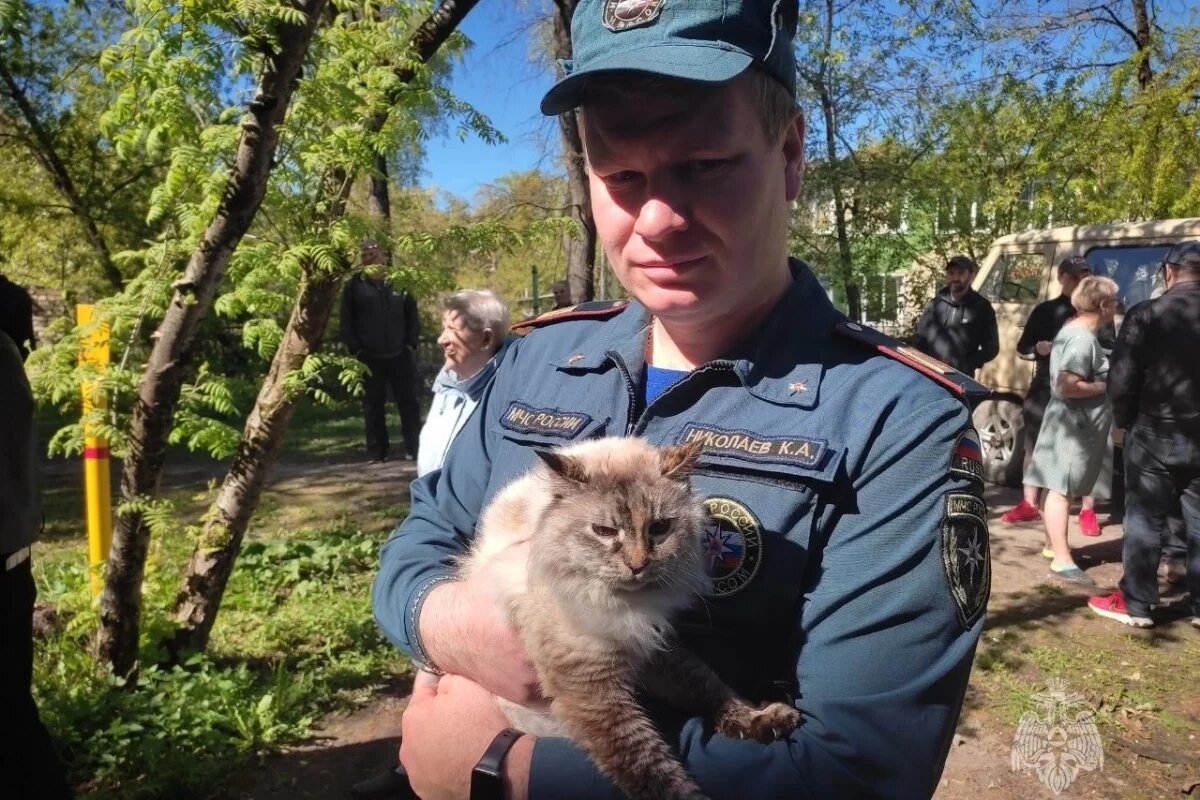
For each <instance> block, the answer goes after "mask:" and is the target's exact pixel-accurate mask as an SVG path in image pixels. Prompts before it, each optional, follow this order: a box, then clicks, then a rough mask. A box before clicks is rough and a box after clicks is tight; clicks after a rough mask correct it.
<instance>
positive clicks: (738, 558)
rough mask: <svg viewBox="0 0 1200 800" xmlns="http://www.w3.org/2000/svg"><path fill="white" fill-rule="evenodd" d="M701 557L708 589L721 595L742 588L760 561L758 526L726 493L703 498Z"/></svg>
mask: <svg viewBox="0 0 1200 800" xmlns="http://www.w3.org/2000/svg"><path fill="white" fill-rule="evenodd" d="M704 507H705V509H706V510H707V511H708V521H707V523H705V526H704V558H705V564H706V566H707V567H708V575H709V577H710V578H712V582H713V588H712V593H713V594H714V595H715V596H717V597H725V596H726V595H731V594H733V593H735V592H738V591H741V590H742V589H744V588H745V587H746V586H747V584H749V583H750V581H752V580H754V576H755V575H756V574H757V573H758V567H759V564H761V563H762V552H763V537H762V528H761V527H760V526H759V524H758V520H757V519H755V517H754V514H752V513H751V512H750V509H748V508H746V506H745V505H744V504H742V503H739V502H738V501H737V500H734V499H732V498H729V497H710V498H708V499H707V500H705V501H704Z"/></svg>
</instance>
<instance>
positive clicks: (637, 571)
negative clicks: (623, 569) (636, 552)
mask: <svg viewBox="0 0 1200 800" xmlns="http://www.w3.org/2000/svg"><path fill="white" fill-rule="evenodd" d="M629 571H630V572H632V573H633V574H634V575H641V574H642V573H643V572H645V571H646V565H645V564H630V565H629Z"/></svg>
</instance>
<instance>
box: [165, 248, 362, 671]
mask: <svg viewBox="0 0 1200 800" xmlns="http://www.w3.org/2000/svg"><path fill="white" fill-rule="evenodd" d="M308 274H309V277H307V278H306V279H305V280H304V282H303V284H302V285H301V287H300V296H299V297H297V298H296V305H295V306H294V307H293V309H292V315H291V318H290V319H289V320H288V324H287V330H286V332H285V333H284V336H283V340H282V341H281V342H280V345H279V349H278V350H276V351H275V357H274V358H273V359H272V360H271V369H270V371H269V372H268V373H267V377H266V379H265V380H264V381H263V384H262V388H260V389H259V392H258V398H257V399H256V400H255V401H254V410H253V411H251V412H250V417H249V419H247V420H246V428H245V430H244V431H243V432H242V440H241V442H240V443H239V444H238V449H237V452H236V453H235V454H234V456H233V462H232V463H231V464H230V465H229V471H228V472H226V473H225V479H224V481H222V483H221V488H220V490H219V491H218V492H217V497H216V499H215V500H214V501H213V503H212V506H211V507H210V508H209V510H208V513H207V514H206V515H205V519H206V520H207V521H206V522H205V525H204V533H203V534H202V535H201V538H200V542H199V543H198V544H197V546H196V549H195V551H193V553H192V558H191V560H190V561H189V562H188V566H187V572H186V573H185V575H184V578H183V583H182V585H181V587H180V590H179V594H178V595H177V596H176V598H175V608H174V612H173V615H174V617H175V620H176V621H177V622H178V623H179V624H180V626H181V627H180V629H179V630H178V631H177V632H176V635H175V640H174V642H173V646H172V648H171V649H172V651H173V652H175V653H178V652H181V651H184V650H203V649H204V648H205V647H206V646H207V645H208V638H209V635H210V634H211V633H212V627H213V623H214V622H216V618H217V610H218V609H219V608H220V605H221V599H222V597H224V594H225V587H226V585H227V584H228V582H229V576H230V574H231V573H232V571H233V564H234V561H235V560H236V559H237V556H238V553H240V552H241V547H242V538H243V537H244V536H245V533H246V527H247V525H248V524H249V522H250V517H251V515H252V514H253V513H254V509H255V508H256V507H257V505H258V500H259V497H260V496H261V495H262V489H263V485H264V484H265V483H266V480H267V475H268V473H269V472H270V470H271V467H272V466H273V465H274V463H275V460H276V458H277V457H278V455H279V451H280V449H281V448H282V447H283V441H284V436H285V434H286V433H287V429H288V425H289V424H290V423H291V421H292V415H293V414H294V413H295V411H296V405H297V401H298V399H299V396H297V395H296V394H294V393H291V392H289V391H288V390H287V389H286V388H285V382H286V380H287V376H288V373H290V372H292V371H294V370H298V369H300V368H301V367H302V366H304V360H305V359H306V358H308V356H309V355H310V354H311V353H313V352H315V351H316V350H317V349H318V348H319V347H320V346H321V342H322V341H323V340H324V338H325V328H326V325H327V323H328V322H329V316H330V313H331V311H332V310H333V306H334V303H335V302H336V300H337V295H338V288H339V287H340V286H341V280H340V278H339V277H338V276H334V275H320V276H318V277H312V276H313V271H312V270H311V269H310V270H308ZM300 396H302V395H300Z"/></svg>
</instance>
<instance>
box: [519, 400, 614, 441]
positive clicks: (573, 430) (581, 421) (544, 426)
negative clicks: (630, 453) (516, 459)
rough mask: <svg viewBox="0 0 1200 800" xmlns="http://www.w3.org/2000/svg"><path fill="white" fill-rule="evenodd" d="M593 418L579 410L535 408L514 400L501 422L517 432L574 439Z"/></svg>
mask: <svg viewBox="0 0 1200 800" xmlns="http://www.w3.org/2000/svg"><path fill="white" fill-rule="evenodd" d="M591 421H592V418H591V417H590V416H588V415H587V414H584V413H581V412H578V411H559V410H558V409H557V408H534V407H533V406H527V405H525V404H524V403H518V402H516V401H513V402H511V403H509V404H508V410H507V411H505V412H504V414H503V415H502V416H501V417H500V424H501V425H503V426H504V427H505V428H508V429H509V430H510V431H516V432H517V433H541V434H545V435H548V436H558V437H561V438H563V439H573V438H574V437H575V436H576V435H578V433H579V432H580V431H581V430H583V429H584V428H586V427H587V426H588V424H589V423H591Z"/></svg>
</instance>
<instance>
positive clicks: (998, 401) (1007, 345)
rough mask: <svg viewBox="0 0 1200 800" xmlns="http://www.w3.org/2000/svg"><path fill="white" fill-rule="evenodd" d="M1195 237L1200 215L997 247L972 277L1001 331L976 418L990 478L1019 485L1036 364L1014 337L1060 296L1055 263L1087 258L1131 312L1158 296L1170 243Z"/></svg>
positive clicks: (1019, 239)
mask: <svg viewBox="0 0 1200 800" xmlns="http://www.w3.org/2000/svg"><path fill="white" fill-rule="evenodd" d="M1192 239H1200V217H1193V218H1188V219H1167V220H1150V221H1147V222H1129V223H1123V224H1119V225H1083V226H1077V227H1069V228H1050V229H1047V230H1041V231H1026V232H1024V233H1014V234H1011V235H1009V236H1004V237H1002V238H1000V239H997V240H996V241H995V242H994V243H993V244H992V246H991V249H990V250H989V251H988V254H987V257H986V258H985V259H984V261H983V264H982V265H981V266H980V268H979V274H977V275H976V276H975V290H976V291H977V292H979V293H980V294H982V295H983V296H984V297H986V298H987V299H988V300H989V301H990V302H991V304H992V307H993V308H994V309H995V310H996V323H997V325H998V326H999V329H1000V354H999V355H998V356H996V358H995V359H994V360H993V361H991V362H990V363H988V364H986V365H985V366H984V367H983V369H981V370H980V371H979V372H978V373H977V374H976V375H975V378H976V380H978V381H980V382H981V383H984V384H986V385H987V386H989V387H991V389H992V396H991V397H990V398H989V399H988V400H985V401H984V402H983V403H980V404H979V406H977V407H976V409H975V414H974V418H975V427H976V429H977V430H978V431H979V438H980V441H981V442H982V444H983V457H984V470H985V474H986V475H987V477H988V479H989V480H991V481H992V482H994V483H1003V484H1007V485H1010V486H1019V485H1020V484H1021V467H1022V460H1023V459H1024V455H1025V435H1024V427H1025V425H1024V422H1023V420H1022V418H1021V403H1022V401H1023V399H1024V397H1025V392H1026V390H1027V389H1028V388H1029V382H1030V380H1031V379H1032V378H1033V366H1034V362H1033V360H1032V359H1025V358H1022V357H1021V356H1019V355H1017V340H1018V339H1020V338H1021V329H1022V328H1024V327H1025V321H1026V320H1027V319H1029V312H1031V311H1032V310H1033V307H1034V306H1035V305H1037V304H1038V303H1040V302H1041V301H1043V300H1047V299H1052V298H1055V297H1057V296H1058V295H1059V291H1060V290H1059V286H1058V269H1057V267H1058V264H1059V263H1060V262H1061V261H1062V260H1063V259H1064V258H1067V257H1068V256H1083V257H1084V258H1086V259H1087V260H1088V263H1089V264H1091V265H1092V270H1093V272H1094V273H1095V274H1096V275H1107V276H1108V277H1110V278H1112V279H1113V280H1115V281H1116V282H1117V284H1118V285H1119V286H1120V287H1121V290H1120V298H1121V301H1122V307H1123V308H1126V309H1128V308H1132V307H1133V306H1135V305H1137V304H1138V303H1140V302H1142V301H1143V300H1148V299H1150V298H1151V297H1152V296H1155V295H1157V294H1158V293H1159V292H1161V290H1162V286H1161V281H1162V279H1161V277H1159V275H1158V266H1159V264H1160V263H1162V259H1163V256H1164V255H1165V254H1166V252H1167V250H1168V249H1170V247H1171V246H1172V245H1174V244H1176V243H1178V242H1182V241H1188V240H1192ZM1156 282H1157V284H1159V285H1157V286H1156ZM1117 323H1118V325H1119V324H1120V317H1119V316H1118V318H1117Z"/></svg>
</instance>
